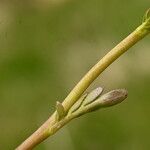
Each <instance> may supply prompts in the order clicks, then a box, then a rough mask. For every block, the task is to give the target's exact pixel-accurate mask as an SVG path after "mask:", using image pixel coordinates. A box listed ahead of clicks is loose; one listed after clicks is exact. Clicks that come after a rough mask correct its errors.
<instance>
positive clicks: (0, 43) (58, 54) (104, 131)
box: [0, 0, 150, 150]
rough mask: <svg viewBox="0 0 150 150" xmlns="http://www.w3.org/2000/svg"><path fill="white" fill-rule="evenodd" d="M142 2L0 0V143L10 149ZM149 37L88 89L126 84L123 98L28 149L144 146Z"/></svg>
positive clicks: (134, 17) (149, 129)
mask: <svg viewBox="0 0 150 150" xmlns="http://www.w3.org/2000/svg"><path fill="white" fill-rule="evenodd" d="M149 6H150V2H149V0H126V1H123V0H122V1H120V0H111V1H106V0H26V1H24V0H10V1H9V0H4V1H3V0H1V1H0V149H1V150H11V149H14V148H15V147H16V146H17V145H19V144H20V143H21V142H22V141H23V140H25V138H27V137H28V136H29V135H30V134H31V133H32V132H33V131H35V130H36V129H37V128H38V127H39V126H40V125H41V124H42V123H43V122H44V121H45V120H46V119H47V118H48V117H49V116H50V114H51V113H52V112H53V111H54V109H55V102H56V101H57V100H59V101H62V100H63V99H64V98H65V97H66V96H67V94H68V93H69V91H70V90H71V89H72V88H73V87H74V86H75V84H76V83H77V82H78V81H79V80H80V79H81V77H82V76H83V75H84V74H85V73H86V72H87V71H88V70H89V69H90V68H91V67H92V66H93V65H94V64H95V63H96V62H97V61H98V60H99V59H100V58H101V57H102V56H104V54H106V53H107V52H108V51H109V50H110V49H111V48H112V47H114V46H115V45H116V44H117V43H118V42H119V41H121V40H122V39H123V38H124V37H126V36H127V35H128V34H129V33H130V32H131V31H133V30H134V29H135V28H136V27H137V26H138V25H139V24H140V23H141V20H142V16H143V14H144V12H145V11H146V10H147V9H148V7H149ZM149 41H150V37H146V38H145V39H144V40H143V41H141V42H139V43H138V44H137V45H136V46H134V47H133V48H131V50H129V51H128V52H127V53H126V54H124V55H123V56H122V57H121V58H119V59H118V60H117V61H116V62H114V63H113V64H112V65H111V66H110V67H109V68H108V69H106V70H105V72H104V73H103V74H102V75H101V76H100V77H99V78H98V79H97V80H96V81H95V82H94V83H93V84H92V85H91V86H90V88H89V89H88V90H91V89H93V88H95V87H97V86H102V87H105V89H106V90H107V91H108V90H111V89H115V88H126V89H128V91H129V97H128V99H127V100H126V101H124V102H123V103H121V104H120V105H117V106H114V107H111V108H109V109H103V110H100V111H97V112H95V113H91V114H89V115H85V116H83V117H81V118H79V119H77V120H74V121H72V122H71V123H70V124H68V125H67V126H65V127H64V128H63V129H62V130H60V131H59V132H58V133H57V134H55V135H54V136H52V137H51V138H49V139H48V140H46V141H45V142H43V143H42V144H40V145H39V146H37V147H36V148H35V149H36V150H50V149H51V150H91V149H94V150H149V149H150V142H149V141H150V107H149V106H150V42H149Z"/></svg>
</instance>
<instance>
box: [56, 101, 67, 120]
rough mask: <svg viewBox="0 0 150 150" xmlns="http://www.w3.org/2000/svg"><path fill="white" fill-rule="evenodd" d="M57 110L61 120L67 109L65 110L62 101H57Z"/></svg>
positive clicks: (58, 117)
mask: <svg viewBox="0 0 150 150" xmlns="http://www.w3.org/2000/svg"><path fill="white" fill-rule="evenodd" d="M56 111H57V119H58V120H61V119H62V118H64V116H65V110H64V107H63V105H62V103H60V102H59V101H57V102H56Z"/></svg>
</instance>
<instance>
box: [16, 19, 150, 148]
mask: <svg viewBox="0 0 150 150" xmlns="http://www.w3.org/2000/svg"><path fill="white" fill-rule="evenodd" d="M148 33H150V18H148V19H146V20H145V21H144V22H143V23H142V24H141V25H140V26H139V27H138V28H137V29H136V30H135V31H134V32H132V33H131V34H130V35H129V36H127V37H126V38H125V39H124V40H122V41H121V42H120V43H119V44H118V45H117V46H115V47H114V48H113V49H112V50H110V52H108V53H107V54H106V55H105V56H104V57H103V58H102V59H101V60H100V61H99V62H98V63H97V64H96V65H95V66H94V67H92V69H91V70H90V71H89V72H88V73H87V74H86V75H85V76H84V77H83V78H82V79H81V80H80V82H79V83H78V84H77V85H76V86H75V87H74V89H73V90H72V91H71V92H70V93H69V94H68V96H67V97H66V98H65V100H64V101H63V103H62V104H63V107H64V109H65V112H68V110H69V109H70V108H71V106H72V105H73V104H74V103H75V102H76V101H77V100H78V99H79V97H80V96H81V95H82V94H83V92H84V91H85V90H86V89H87V88H88V87H89V86H90V84H91V83H92V82H93V81H94V80H95V79H96V78H97V77H98V76H99V75H100V74H101V73H102V72H103V71H104V70H105V69H106V68H107V67H108V66H109V65H110V64H111V63H112V62H114V61H115V60H116V59H117V58H118V57H120V55H122V54H123V53H124V52H126V51H127V50H128V49H129V48H130V47H132V46H133V45H134V44H135V43H137V42H138V41H139V40H141V39H142V38H144V37H145V36H146V35H147V34H148ZM55 116H56V112H55V113H54V114H53V115H52V116H51V117H50V118H49V119H48V120H47V121H46V122H45V123H44V124H43V125H42V126H41V127H40V128H39V129H38V130H37V131H35V132H34V133H33V134H32V135H31V136H30V137H29V138H28V139H26V140H25V141H24V142H23V143H22V144H21V145H20V146H19V147H18V148H16V150H30V149H33V148H34V147H35V146H36V145H38V144H39V143H41V142H42V141H43V140H45V139H46V138H47V137H49V136H50V135H53V134H54V133H55V132H56V131H57V130H58V129H60V128H61V127H62V126H63V125H64V124H66V123H67V122H68V121H69V120H71V119H72V118H70V119H68V120H64V121H63V120H60V121H57V120H56V117H55Z"/></svg>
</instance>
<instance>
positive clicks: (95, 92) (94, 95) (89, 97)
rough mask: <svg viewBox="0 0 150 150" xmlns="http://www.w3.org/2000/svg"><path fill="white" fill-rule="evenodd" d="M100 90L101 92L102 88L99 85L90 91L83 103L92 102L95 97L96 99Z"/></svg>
mask: <svg viewBox="0 0 150 150" xmlns="http://www.w3.org/2000/svg"><path fill="white" fill-rule="evenodd" d="M102 92H103V88H101V87H98V88H96V89H94V90H93V91H91V92H90V93H89V94H88V95H87V97H86V98H85V100H84V102H83V105H84V106H86V105H88V104H89V103H91V102H93V101H94V100H95V99H97V98H98V97H99V96H100V95H101V93H102Z"/></svg>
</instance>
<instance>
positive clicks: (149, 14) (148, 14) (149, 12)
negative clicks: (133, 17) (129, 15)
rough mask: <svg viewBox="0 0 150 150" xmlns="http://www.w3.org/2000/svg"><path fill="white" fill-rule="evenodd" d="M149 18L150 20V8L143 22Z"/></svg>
mask: <svg viewBox="0 0 150 150" xmlns="http://www.w3.org/2000/svg"><path fill="white" fill-rule="evenodd" d="M148 18H150V8H149V9H148V10H147V11H146V13H145V15H144V16H143V22H145V21H146V20H147V19H148Z"/></svg>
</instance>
